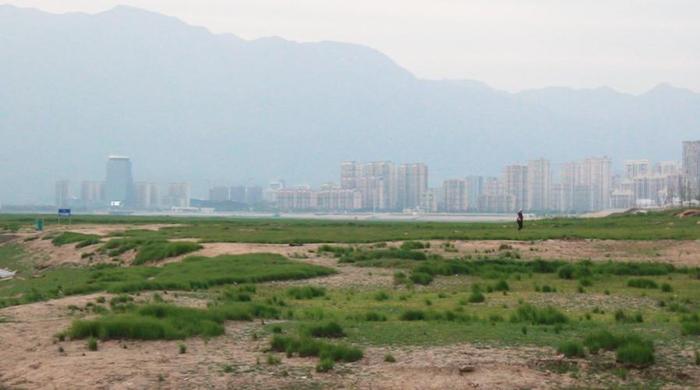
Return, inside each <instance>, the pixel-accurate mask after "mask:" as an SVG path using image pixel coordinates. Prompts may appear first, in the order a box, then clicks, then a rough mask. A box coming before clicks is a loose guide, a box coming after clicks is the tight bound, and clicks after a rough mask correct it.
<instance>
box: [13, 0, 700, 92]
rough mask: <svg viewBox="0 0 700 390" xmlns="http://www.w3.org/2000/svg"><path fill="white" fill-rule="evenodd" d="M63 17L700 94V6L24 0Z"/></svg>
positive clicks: (409, 63) (519, 0)
mask: <svg viewBox="0 0 700 390" xmlns="http://www.w3.org/2000/svg"><path fill="white" fill-rule="evenodd" d="M0 3H8V4H14V5H18V6H25V7H35V8H40V9H43V10H47V11H51V12H67V11H83V12H88V13H94V12H99V11H102V10H106V9H109V8H111V7H113V6H115V5H118V4H127V5H132V6H135V7H140V8H145V9H149V10H153V11H157V12H161V13H164V14H167V15H171V16H176V17H178V18H180V19H183V20H185V21H187V22H188V23H191V24H195V25H201V26H205V27H207V28H209V29H210V30H212V31H213V32H231V33H234V34H236V35H238V36H241V37H243V38H248V39H250V38H257V37H262V36H270V35H276V36H281V37H284V38H286V39H290V40H295V41H318V40H337V41H344V42H353V43H360V44H364V45H368V46H371V47H373V48H375V49H378V50H380V51H382V52H384V53H386V54H388V55H389V56H390V57H392V58H393V59H394V60H396V61H397V62H398V63H399V64H400V65H402V66H404V67H406V68H407V69H409V70H410V71H412V72H413V73H414V74H416V75H417V76H419V77H422V78H432V79H441V78H466V79H474V80H480V81H484V82H486V83H488V84H490V85H492V86H494V87H497V88H502V89H507V90H520V89H525V88H536V87H542V86H550V85H566V86H573V87H598V86H602V85H606V86H611V87H613V88H616V89H619V90H622V91H628V92H633V93H639V92H642V91H645V90H647V89H649V88H651V87H652V86H654V85H656V84H658V83H660V82H668V83H671V84H674V85H676V86H680V87H686V88H690V89H693V90H695V91H700V1H698V0H581V1H575V0H570V1H569V0H353V1H348V0H345V1H339V0H294V1H282V0H188V1H184V0H119V1H112V0H15V1H3V0H0Z"/></svg>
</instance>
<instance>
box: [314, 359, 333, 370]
mask: <svg viewBox="0 0 700 390" xmlns="http://www.w3.org/2000/svg"><path fill="white" fill-rule="evenodd" d="M334 366H335V361H333V359H330V358H323V359H321V360H320V361H319V362H318V364H317V365H316V372H328V371H330V370H332V369H333V367H334Z"/></svg>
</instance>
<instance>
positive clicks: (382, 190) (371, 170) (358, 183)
mask: <svg viewBox="0 0 700 390" xmlns="http://www.w3.org/2000/svg"><path fill="white" fill-rule="evenodd" d="M340 187H341V188H343V189H356V190H358V191H359V192H360V193H361V194H362V206H363V207H364V208H366V209H371V210H391V209H395V208H396V204H397V198H396V195H397V187H396V169H395V167H394V164H393V163H392V162H390V161H377V162H369V163H358V162H355V161H345V162H343V163H342V164H341V166H340Z"/></svg>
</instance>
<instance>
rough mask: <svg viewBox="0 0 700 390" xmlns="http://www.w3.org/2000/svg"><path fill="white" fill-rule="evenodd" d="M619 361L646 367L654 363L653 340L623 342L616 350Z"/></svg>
mask: <svg viewBox="0 0 700 390" xmlns="http://www.w3.org/2000/svg"><path fill="white" fill-rule="evenodd" d="M615 357H616V360H617V362H618V363H622V364H627V365H632V366H638V367H646V366H649V365H652V364H654V362H655V361H656V359H655V357H654V346H653V344H652V343H651V342H647V341H640V340H630V341H627V342H625V343H623V344H622V345H621V346H620V347H619V348H618V349H617V352H616V356H615Z"/></svg>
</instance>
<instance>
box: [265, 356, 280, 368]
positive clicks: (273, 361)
mask: <svg viewBox="0 0 700 390" xmlns="http://www.w3.org/2000/svg"><path fill="white" fill-rule="evenodd" d="M280 363H282V359H280V358H279V357H278V356H275V355H273V354H271V353H269V354H267V364H268V365H269V366H277V365H279V364H280Z"/></svg>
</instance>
